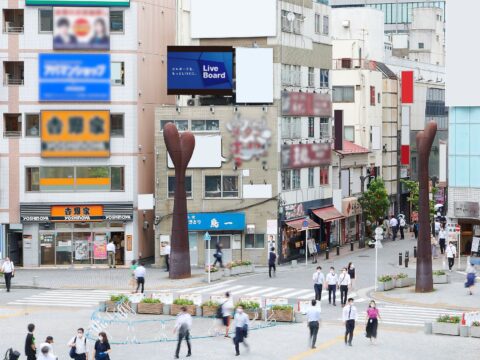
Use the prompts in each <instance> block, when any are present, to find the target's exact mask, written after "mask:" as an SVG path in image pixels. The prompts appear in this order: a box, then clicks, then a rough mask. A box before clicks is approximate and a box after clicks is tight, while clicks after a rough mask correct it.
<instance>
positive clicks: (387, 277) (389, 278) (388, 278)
mask: <svg viewBox="0 0 480 360" xmlns="http://www.w3.org/2000/svg"><path fill="white" fill-rule="evenodd" d="M392 280H393V278H392V277H391V276H390V275H383V276H380V277H379V278H378V281H379V282H381V283H384V282H387V281H392Z"/></svg>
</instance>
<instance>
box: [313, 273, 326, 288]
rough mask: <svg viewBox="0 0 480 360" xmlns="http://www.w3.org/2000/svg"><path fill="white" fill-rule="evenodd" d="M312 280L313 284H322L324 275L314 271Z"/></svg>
mask: <svg viewBox="0 0 480 360" xmlns="http://www.w3.org/2000/svg"><path fill="white" fill-rule="evenodd" d="M312 280H313V283H314V284H319V285H322V284H323V283H324V282H325V275H323V273H322V272H321V271H315V272H314V273H313V276H312Z"/></svg>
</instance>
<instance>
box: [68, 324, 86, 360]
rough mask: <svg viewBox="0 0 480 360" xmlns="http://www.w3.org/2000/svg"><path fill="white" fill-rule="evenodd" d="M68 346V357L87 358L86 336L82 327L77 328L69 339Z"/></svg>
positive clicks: (81, 359) (82, 359) (77, 359)
mask: <svg viewBox="0 0 480 360" xmlns="http://www.w3.org/2000/svg"><path fill="white" fill-rule="evenodd" d="M68 346H69V347H70V357H71V358H72V359H75V360H88V347H87V338H86V337H85V330H84V329H83V328H78V330H77V335H76V336H75V337H73V338H72V340H70V342H69V343H68ZM72 355H73V357H72Z"/></svg>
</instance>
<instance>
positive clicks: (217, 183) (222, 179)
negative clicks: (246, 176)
mask: <svg viewBox="0 0 480 360" xmlns="http://www.w3.org/2000/svg"><path fill="white" fill-rule="evenodd" d="M205 197H206V198H215V197H220V198H232V197H238V177H237V176H225V175H221V176H220V175H216V176H205Z"/></svg>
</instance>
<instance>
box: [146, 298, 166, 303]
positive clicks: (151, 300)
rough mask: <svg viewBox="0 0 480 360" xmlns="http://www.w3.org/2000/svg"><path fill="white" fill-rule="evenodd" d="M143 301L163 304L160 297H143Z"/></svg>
mask: <svg viewBox="0 0 480 360" xmlns="http://www.w3.org/2000/svg"><path fill="white" fill-rule="evenodd" d="M141 302H142V303H144V304H161V303H162V302H161V301H160V299H153V298H143V299H142V301H141Z"/></svg>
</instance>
